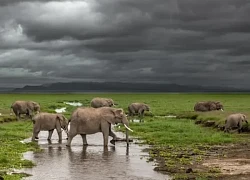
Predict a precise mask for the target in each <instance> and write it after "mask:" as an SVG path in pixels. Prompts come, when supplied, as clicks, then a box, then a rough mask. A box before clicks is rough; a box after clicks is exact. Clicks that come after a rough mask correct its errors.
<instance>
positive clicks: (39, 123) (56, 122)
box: [32, 112, 69, 141]
mask: <svg viewBox="0 0 250 180" xmlns="http://www.w3.org/2000/svg"><path fill="white" fill-rule="evenodd" d="M32 121H33V136H32V141H35V139H38V134H39V132H40V131H48V132H49V135H48V139H47V140H51V136H52V134H53V131H54V129H56V130H57V134H58V137H59V141H62V130H61V129H63V130H64V131H65V132H66V134H67V137H68V124H69V120H68V119H67V118H66V117H65V116H64V115H63V114H57V113H47V112H41V113H39V114H36V115H35V116H34V117H33V118H32Z"/></svg>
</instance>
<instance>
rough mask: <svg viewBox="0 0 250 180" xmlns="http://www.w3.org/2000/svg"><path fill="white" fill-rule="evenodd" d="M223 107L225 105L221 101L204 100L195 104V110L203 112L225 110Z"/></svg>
mask: <svg viewBox="0 0 250 180" xmlns="http://www.w3.org/2000/svg"><path fill="white" fill-rule="evenodd" d="M223 109H224V107H223V105H222V103H221V102H219V101H202V102H197V103H196V104H195V105H194V111H201V112H206V111H216V110H221V111H223Z"/></svg>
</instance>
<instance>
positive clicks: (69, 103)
mask: <svg viewBox="0 0 250 180" xmlns="http://www.w3.org/2000/svg"><path fill="white" fill-rule="evenodd" d="M64 104H68V105H71V106H82V103H80V102H64Z"/></svg>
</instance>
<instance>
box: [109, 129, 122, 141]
mask: <svg viewBox="0 0 250 180" xmlns="http://www.w3.org/2000/svg"><path fill="white" fill-rule="evenodd" d="M109 136H111V137H112V138H113V139H112V140H111V141H110V143H111V144H113V145H115V140H118V139H121V138H119V137H117V136H116V134H115V133H114V132H113V131H112V130H111V126H110V127H109Z"/></svg>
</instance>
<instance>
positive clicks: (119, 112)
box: [106, 109, 124, 125]
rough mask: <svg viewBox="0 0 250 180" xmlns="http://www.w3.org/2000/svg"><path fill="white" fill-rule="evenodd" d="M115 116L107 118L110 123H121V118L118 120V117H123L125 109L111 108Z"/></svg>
mask: <svg viewBox="0 0 250 180" xmlns="http://www.w3.org/2000/svg"><path fill="white" fill-rule="evenodd" d="M111 112H112V115H113V117H112V118H107V119H106V120H107V121H108V122H109V123H110V124H113V125H115V124H116V123H120V122H121V120H117V119H122V118H123V115H124V112H123V109H114V110H111Z"/></svg>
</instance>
